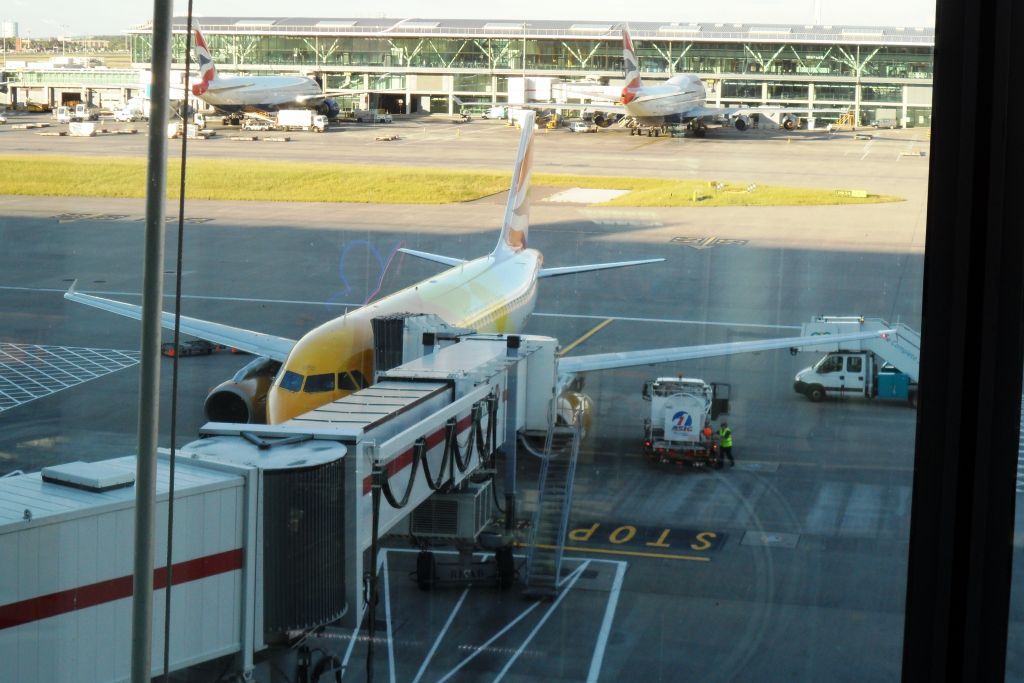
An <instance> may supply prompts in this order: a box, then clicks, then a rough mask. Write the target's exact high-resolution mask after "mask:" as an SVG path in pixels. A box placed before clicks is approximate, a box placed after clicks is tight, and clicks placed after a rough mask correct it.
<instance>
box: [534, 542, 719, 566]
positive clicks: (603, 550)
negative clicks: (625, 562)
mask: <svg viewBox="0 0 1024 683" xmlns="http://www.w3.org/2000/svg"><path fill="white" fill-rule="evenodd" d="M534 547H536V548H542V549H544V550H554V549H555V546H553V545H544V544H541V543H536V544H534ZM562 547H563V548H564V549H565V550H575V551H576V552H580V553H596V554H598V555H623V556H625V557H651V558H654V559H658V560H686V561H688V562H710V561H711V558H710V557H697V556H694V555H670V554H668V553H643V552H639V551H637V550H611V549H608V548H582V547H580V546H578V545H565V546H562Z"/></svg>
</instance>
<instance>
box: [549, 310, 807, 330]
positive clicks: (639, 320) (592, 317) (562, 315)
mask: <svg viewBox="0 0 1024 683" xmlns="http://www.w3.org/2000/svg"><path fill="white" fill-rule="evenodd" d="M531 315H534V316H537V317H540V318H580V319H584V320H604V319H606V318H611V319H612V320H625V321H627V322H635V323H670V324H672V325H707V326H710V327H756V328H762V329H770V330H799V329H801V327H800V326H799V325H766V324H763V323H734V322H714V321H711V320H679V319H674V318H632V317H628V316H617V315H584V314H574V313H531Z"/></svg>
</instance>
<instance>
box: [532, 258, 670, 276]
mask: <svg viewBox="0 0 1024 683" xmlns="http://www.w3.org/2000/svg"><path fill="white" fill-rule="evenodd" d="M664 260H665V259H663V258H648V259H643V260H641V261H616V262H614V263H590V264H587V265H584V266H562V267H561V268H541V269H540V273H538V274H537V277H557V276H559V275H572V274H574V273H587V272H590V271H592V270H611V269H612V268H626V267H628V266H642V265H644V264H647V263H658V262H659V261H664Z"/></svg>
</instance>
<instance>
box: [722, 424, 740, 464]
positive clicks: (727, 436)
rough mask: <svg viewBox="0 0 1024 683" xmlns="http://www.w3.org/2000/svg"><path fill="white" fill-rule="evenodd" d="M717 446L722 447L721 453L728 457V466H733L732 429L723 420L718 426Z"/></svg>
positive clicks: (734, 462)
mask: <svg viewBox="0 0 1024 683" xmlns="http://www.w3.org/2000/svg"><path fill="white" fill-rule="evenodd" d="M718 447H719V448H721V449H722V455H723V456H724V457H726V458H729V467H733V466H734V465H735V464H736V461H735V460H733V458H732V430H731V429H729V423H728V422H723V423H722V426H721V427H719V428H718Z"/></svg>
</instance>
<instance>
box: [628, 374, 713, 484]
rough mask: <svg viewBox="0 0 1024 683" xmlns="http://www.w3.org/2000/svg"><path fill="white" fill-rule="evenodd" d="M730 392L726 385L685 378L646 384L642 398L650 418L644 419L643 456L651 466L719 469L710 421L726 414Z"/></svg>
mask: <svg viewBox="0 0 1024 683" xmlns="http://www.w3.org/2000/svg"><path fill="white" fill-rule="evenodd" d="M729 390H730V387H729V385H728V384H719V383H712V384H709V383H707V382H705V381H704V380H702V379H694V378H686V377H659V378H657V379H653V380H648V381H647V382H645V383H644V388H643V399H644V400H645V401H650V403H651V415H650V417H648V418H644V443H643V453H644V457H646V458H647V459H648V460H649V461H651V462H654V463H675V464H678V465H692V466H695V467H706V466H710V467H713V468H715V469H718V468H720V467H721V466H722V460H721V457H720V455H719V449H718V440H717V439H716V438H715V434H714V431H713V429H712V427H711V421H712V420H717V419H718V416H719V415H720V414H722V413H728V412H729Z"/></svg>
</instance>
